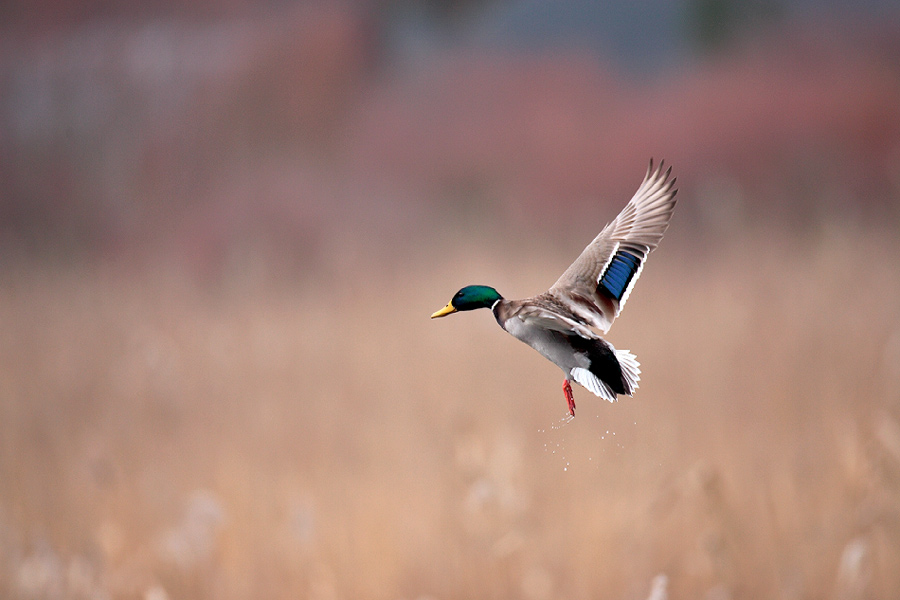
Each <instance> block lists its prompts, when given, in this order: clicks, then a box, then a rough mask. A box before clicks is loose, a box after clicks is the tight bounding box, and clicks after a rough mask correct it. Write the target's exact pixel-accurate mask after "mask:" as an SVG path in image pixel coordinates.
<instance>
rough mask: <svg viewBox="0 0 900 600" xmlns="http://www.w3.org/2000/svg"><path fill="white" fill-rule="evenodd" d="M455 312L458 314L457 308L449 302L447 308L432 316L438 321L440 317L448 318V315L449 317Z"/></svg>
mask: <svg viewBox="0 0 900 600" xmlns="http://www.w3.org/2000/svg"><path fill="white" fill-rule="evenodd" d="M455 312H456V307H454V306H453V303H452V302H448V303H447V306H445V307H444V308H442V309H441V310H439V311H437V312H436V313H434V314H433V315H431V318H432V319H436V318H438V317H446V316H447V315H449V314H451V313H455Z"/></svg>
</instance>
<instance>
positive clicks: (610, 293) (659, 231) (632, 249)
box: [549, 159, 677, 333]
mask: <svg viewBox="0 0 900 600" xmlns="http://www.w3.org/2000/svg"><path fill="white" fill-rule="evenodd" d="M663 164H664V163H663V161H661V162H660V163H659V166H658V167H657V168H656V169H654V168H653V160H652V159H651V160H650V166H649V167H648V168H647V174H646V175H645V176H644V181H643V183H641V186H640V187H639V188H638V190H637V192H635V194H634V197H632V198H631V200H630V201H629V202H628V204H627V205H626V206H625V208H624V209H622V212H621V213H619V216H617V217H616V218H615V219H614V220H613V221H612V222H611V223H609V224H608V225H607V226H606V227H604V228H603V231H601V232H600V234H599V235H598V236H597V237H596V238H594V241H592V242H591V243H590V244H588V246H587V248H585V249H584V251H583V252H582V253H581V255H580V256H579V257H578V258H577V259H575V262H573V263H572V264H571V265H570V266H569V268H568V269H566V272H565V273H563V274H562V276H561V277H560V278H559V280H557V282H556V283H554V284H553V287H551V288H550V290H549V293H550V294H552V295H553V296H555V297H556V298H557V299H558V300H559V301H561V302H564V303H565V304H566V305H567V306H569V307H570V308H571V310H572V311H573V312H574V313H575V314H577V315H578V316H579V317H581V319H583V320H584V321H586V322H587V323H590V325H591V326H592V327H596V328H597V329H599V330H600V331H602V332H603V333H606V332H607V331H608V330H609V328H610V326H611V325H612V323H613V321H614V320H615V319H616V317H618V316H619V313H620V312H621V311H622V308H623V307H624V306H625V301H626V300H628V295H629V294H630V293H631V289H632V288H633V287H634V284H635V282H636V281H637V280H638V277H640V275H641V270H642V269H643V267H644V261H646V260H647V255H649V254H650V251H651V250H653V249H654V248H656V246H657V244H659V241H660V240H661V239H662V236H663V233H664V232H665V231H666V228H667V227H668V226H669V219H670V218H671V217H672V211H673V210H675V193H676V192H677V190H676V189H675V188H674V185H675V179H669V176H670V175H671V173H672V168H671V167H669V168H668V169H666V170H665V171H664V170H663Z"/></svg>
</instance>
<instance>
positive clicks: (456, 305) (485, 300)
mask: <svg viewBox="0 0 900 600" xmlns="http://www.w3.org/2000/svg"><path fill="white" fill-rule="evenodd" d="M501 298H503V296H501V295H500V294H499V293H498V292H497V290H495V289H494V288H492V287H488V286H486V285H467V286H466V287H464V288H463V289H461V290H459V291H458V292H456V294H455V295H454V296H453V298H451V299H450V302H448V303H447V306H445V307H444V308H442V309H441V310H439V311H437V312H436V313H434V314H433V315H431V318H432V319H436V318H437V317H445V316H447V315H449V314H451V313H455V312H457V311H460V310H475V309H476V308H490V307H492V306H493V305H494V302H496V301H497V300H500V299H501Z"/></svg>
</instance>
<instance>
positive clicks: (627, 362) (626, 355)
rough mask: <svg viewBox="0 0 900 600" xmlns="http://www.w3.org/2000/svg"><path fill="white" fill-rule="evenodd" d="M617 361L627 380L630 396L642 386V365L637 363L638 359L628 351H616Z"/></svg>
mask: <svg viewBox="0 0 900 600" xmlns="http://www.w3.org/2000/svg"><path fill="white" fill-rule="evenodd" d="M615 352H616V360H618V361H619V366H620V367H621V368H622V375H623V376H624V378H625V383H626V384H627V385H626V390H625V391H626V393H627V394H628V395H629V396H630V395H631V394H633V393H634V390H636V389H638V388H639V387H640V386H639V385H638V382H639V381H640V380H641V363H639V362H638V361H637V357H636V356H635V355H634V354H632V353H631V352H629V351H628V350H616V351H615Z"/></svg>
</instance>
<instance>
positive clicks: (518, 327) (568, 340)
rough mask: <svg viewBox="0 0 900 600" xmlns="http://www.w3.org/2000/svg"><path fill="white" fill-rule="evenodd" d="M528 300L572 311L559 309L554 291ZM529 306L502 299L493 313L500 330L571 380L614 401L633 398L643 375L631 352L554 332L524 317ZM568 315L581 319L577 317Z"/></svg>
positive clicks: (600, 341) (599, 340)
mask: <svg viewBox="0 0 900 600" xmlns="http://www.w3.org/2000/svg"><path fill="white" fill-rule="evenodd" d="M528 301H529V303H530V306H535V305H540V306H545V307H546V308H550V307H553V308H555V309H556V310H562V311H565V312H569V311H568V309H565V307H564V306H555V305H556V304H557V301H556V300H555V298H554V297H553V296H552V295H551V294H550V292H547V293H545V294H541V295H540V296H535V297H534V298H529V300H528ZM528 306H529V305H528V304H523V301H521V300H506V299H500V300H498V301H497V302H496V303H495V304H494V307H493V309H492V312H493V313H494V318H496V319H497V323H499V325H500V327H502V328H503V329H504V330H505V331H507V332H508V333H509V334H511V335H512V336H513V337H515V338H516V339H518V340H520V341H522V342H525V343H526V344H528V345H529V346H531V347H532V348H534V349H535V350H537V351H538V352H539V353H540V354H541V356H543V357H544V358H546V359H547V360H549V361H550V362H552V363H553V364H555V365H556V366H558V367H559V368H560V369H562V371H563V373H565V376H566V379H567V380H568V381H575V382H577V383H580V384H581V385H583V386H584V387H585V388H586V389H588V390H590V391H591V392H593V393H594V394H596V395H597V396H600V397H601V398H604V399H606V400H609V401H610V402H613V401H615V400H616V395H617V394H627V395H629V396H630V395H632V394H633V393H634V390H635V389H637V387H638V379H639V376H640V368H639V366H638V363H637V361H636V360H635V358H634V355H632V354H631V353H629V352H628V351H627V350H624V351H619V350H616V349H615V348H613V346H612V344H610V343H609V342H607V341H606V340H604V339H603V338H601V337H599V336H594V337H590V338H588V337H583V336H582V335H580V334H578V333H575V332H574V331H572V330H564V329H551V328H548V327H546V326H545V325H541V324H539V323H538V322H537V320H536V319H532V318H528V317H527V316H526V317H524V318H523V317H522V309H523V308H527V307H528ZM525 312H526V313H527V312H528V311H527V310H526V311H525ZM568 316H569V317H570V318H572V319H578V317H577V315H574V314H570V315H568ZM579 320H580V319H579Z"/></svg>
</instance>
